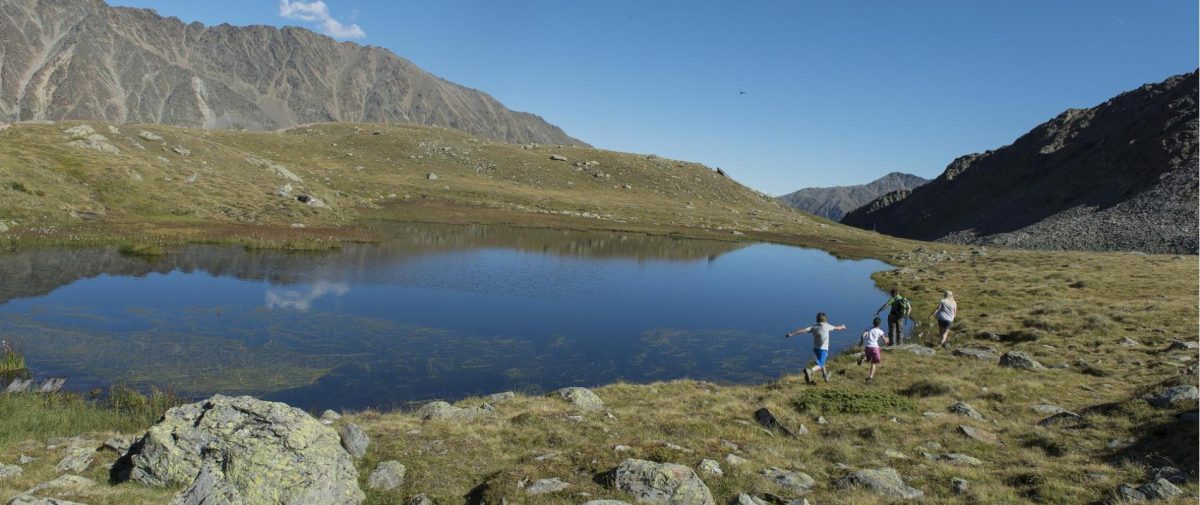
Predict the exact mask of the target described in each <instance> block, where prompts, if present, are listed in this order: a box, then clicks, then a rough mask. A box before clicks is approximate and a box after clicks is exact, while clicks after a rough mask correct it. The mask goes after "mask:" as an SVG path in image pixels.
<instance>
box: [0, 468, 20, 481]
mask: <svg viewBox="0 0 1200 505" xmlns="http://www.w3.org/2000/svg"><path fill="white" fill-rule="evenodd" d="M22 473H25V470H24V469H22V468H21V467H19V466H17V465H0V479H8V478H11V477H16V476H18V475H21V474H22Z"/></svg>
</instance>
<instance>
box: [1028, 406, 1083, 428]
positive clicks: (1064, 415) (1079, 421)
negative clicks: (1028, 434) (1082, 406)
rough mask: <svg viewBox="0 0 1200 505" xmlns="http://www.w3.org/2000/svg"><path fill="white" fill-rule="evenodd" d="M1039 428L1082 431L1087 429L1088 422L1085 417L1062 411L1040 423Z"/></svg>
mask: <svg viewBox="0 0 1200 505" xmlns="http://www.w3.org/2000/svg"><path fill="white" fill-rule="evenodd" d="M1037 424H1038V426H1042V427H1047V426H1061V427H1063V428H1071V429H1080V428H1086V427H1087V426H1088V422H1087V420H1086V419H1084V418H1083V416H1081V415H1079V414H1076V413H1074V412H1067V411H1065V410H1064V411H1062V412H1059V413H1057V414H1054V415H1052V416H1050V417H1047V418H1045V419H1042V420H1041V421H1038V423H1037Z"/></svg>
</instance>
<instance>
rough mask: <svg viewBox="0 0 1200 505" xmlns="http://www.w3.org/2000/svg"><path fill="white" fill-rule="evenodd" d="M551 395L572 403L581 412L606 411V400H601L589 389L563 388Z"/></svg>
mask: <svg viewBox="0 0 1200 505" xmlns="http://www.w3.org/2000/svg"><path fill="white" fill-rule="evenodd" d="M550 395H551V396H557V397H559V398H562V399H563V400H566V401H568V402H571V403H572V404H573V405H575V406H576V407H578V408H579V410H603V409H604V400H601V399H600V397H599V396H596V393H593V392H592V390H590V389H588V388H580V387H570V388H562V389H559V390H557V391H555V392H553V393H550Z"/></svg>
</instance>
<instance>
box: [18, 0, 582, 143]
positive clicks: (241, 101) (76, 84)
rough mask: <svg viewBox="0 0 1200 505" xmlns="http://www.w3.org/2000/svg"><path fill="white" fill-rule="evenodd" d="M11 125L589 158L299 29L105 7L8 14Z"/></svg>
mask: <svg viewBox="0 0 1200 505" xmlns="http://www.w3.org/2000/svg"><path fill="white" fill-rule="evenodd" d="M0 42H2V44H0V58H3V61H4V62H5V65H3V67H0V121H9V122H13V121H27V120H56V121H61V120H92V121H104V122H112V123H158V124H169V125H174V126H185V127H203V128H234V129H239V128H240V129H249V130H282V129H287V128H290V127H294V126H297V125H300V124H308V123H322V122H355V123H414V124H423V125H429V126H442V127H448V128H454V129H459V130H462V131H465V132H467V133H471V134H473V135H477V136H480V137H484V138H488V139H492V140H500V141H504V142H510V143H546V144H563V145H581V146H582V145H586V144H585V143H584V142H582V141H580V140H578V139H575V138H572V137H570V136H568V135H567V134H566V133H565V132H563V131H562V129H560V128H558V127H557V126H554V125H552V124H550V123H548V122H546V121H545V120H544V119H542V118H541V117H540V116H537V115H535V114H531V113H528V112H519V111H513V110H510V109H508V108H507V107H505V106H504V105H503V104H501V103H500V102H499V101H497V100H496V99H495V98H493V97H491V96H490V95H488V94H486V93H483V92H481V91H478V90H474V89H471V88H467V87H465V86H461V85H458V84H455V83H452V82H450V81H448V80H446V79H443V78H441V77H438V76H435V75H433V74H430V73H428V72H426V71H424V70H422V69H420V68H419V67H417V66H416V65H414V64H413V63H412V62H410V61H408V60H407V59H404V58H402V57H400V56H399V55H396V54H395V53H393V52H391V51H389V50H387V49H384V48H381V47H378V46H370V45H359V44H355V43H351V42H338V41H336V40H334V39H332V38H330V37H327V36H325V35H320V34H317V33H315V32H312V31H310V30H307V29H304V28H298V27H292V26H286V27H282V28H276V27H272V26H266V25H251V26H244V27H243V26H233V25H230V24H227V23H223V24H220V25H214V26H206V25H204V24H202V23H198V22H193V23H185V22H183V21H182V20H180V19H178V18H175V17H163V16H160V15H159V14H158V13H157V12H155V11H153V10H151V9H139V8H129V7H113V6H109V5H108V4H107V3H105V2H103V1H102V0H12V1H11V2H6V3H5V4H4V5H3V6H0Z"/></svg>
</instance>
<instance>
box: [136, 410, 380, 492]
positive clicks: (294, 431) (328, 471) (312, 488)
mask: <svg viewBox="0 0 1200 505" xmlns="http://www.w3.org/2000/svg"><path fill="white" fill-rule="evenodd" d="M139 445H140V447H135V448H134V449H132V451H131V464H132V467H133V468H132V470H131V473H130V476H131V478H132V479H133V480H135V481H138V482H140V483H143V484H147V485H151V486H167V485H181V484H183V485H186V484H191V487H190V488H188V489H187V490H186V491H184V493H182V494H180V495H179V496H177V497H176V501H175V503H178V504H188V503H196V504H199V503H204V504H206V505H208V504H217V503H280V504H282V503H322V504H332V505H344V504H358V503H361V502H362V501H363V500H364V499H365V495H364V494H363V492H362V490H361V489H359V488H358V471H357V470H355V468H354V462H353V461H352V460H351V458H350V455H349V454H348V453H347V452H346V451H345V450H344V449H343V448H342V446H341V443H340V437H339V436H338V434H337V432H336V431H334V430H333V428H330V427H328V426H325V425H323V424H321V423H320V422H318V421H317V420H316V419H313V418H312V416H310V415H308V414H307V413H305V412H304V411H302V410H300V409H297V408H293V407H290V406H288V405H286V404H283V403H278V402H267V401H262V400H258V399H255V398H251V397H249V396H241V397H237V398H232V397H228V396H223V395H216V396H214V397H212V398H209V399H208V400H204V401H201V402H197V403H192V404H189V405H183V406H180V407H175V408H172V409H170V410H168V411H167V413H166V414H165V415H164V416H163V419H162V420H161V421H159V422H158V424H156V425H154V426H152V427H151V428H150V430H149V431H147V432H146V434H145V435H144V436H143V437H142V439H141V441H140V442H139Z"/></svg>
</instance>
